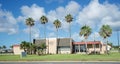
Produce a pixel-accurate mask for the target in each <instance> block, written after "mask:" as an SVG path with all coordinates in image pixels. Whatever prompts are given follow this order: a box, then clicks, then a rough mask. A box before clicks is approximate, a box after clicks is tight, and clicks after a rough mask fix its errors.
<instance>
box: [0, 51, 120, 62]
mask: <svg viewBox="0 0 120 64" xmlns="http://www.w3.org/2000/svg"><path fill="white" fill-rule="evenodd" d="M0 61H120V53H115V52H114V53H111V54H110V55H105V54H104V55H81V54H56V55H43V56H38V55H27V57H23V58H21V57H20V55H0Z"/></svg>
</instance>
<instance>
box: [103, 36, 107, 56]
mask: <svg viewBox="0 0 120 64" xmlns="http://www.w3.org/2000/svg"><path fill="white" fill-rule="evenodd" d="M104 40H105V44H106V46H105V48H106V54H108V50H107V38H105V39H104Z"/></svg>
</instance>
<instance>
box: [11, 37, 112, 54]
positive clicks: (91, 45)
mask: <svg viewBox="0 0 120 64" xmlns="http://www.w3.org/2000/svg"><path fill="white" fill-rule="evenodd" d="M33 43H34V44H35V45H37V46H39V45H40V44H41V43H45V44H46V46H47V47H46V49H45V52H44V53H46V54H47V53H49V54H71V53H85V52H86V51H87V52H88V53H92V52H99V53H100V54H104V53H105V52H106V44H104V43H102V42H101V41H87V42H74V40H72V39H70V38H58V39H57V38H46V39H33ZM86 44H87V49H86ZM107 48H111V47H107ZM13 52H14V54H21V52H24V50H23V49H20V45H14V46H13Z"/></svg>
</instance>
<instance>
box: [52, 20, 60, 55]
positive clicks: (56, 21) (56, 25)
mask: <svg viewBox="0 0 120 64" xmlns="http://www.w3.org/2000/svg"><path fill="white" fill-rule="evenodd" d="M53 24H54V26H55V28H56V32H57V35H56V38H57V44H58V43H59V42H58V28H60V27H61V22H60V21H59V20H58V19H57V20H55V21H54V22H53ZM57 53H58V48H57Z"/></svg>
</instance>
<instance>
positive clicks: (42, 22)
mask: <svg viewBox="0 0 120 64" xmlns="http://www.w3.org/2000/svg"><path fill="white" fill-rule="evenodd" d="M40 22H41V24H44V37H45V42H46V23H47V22H48V19H47V17H46V16H44V15H43V16H42V17H41V18H40ZM47 53H49V42H48V51H47Z"/></svg>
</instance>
